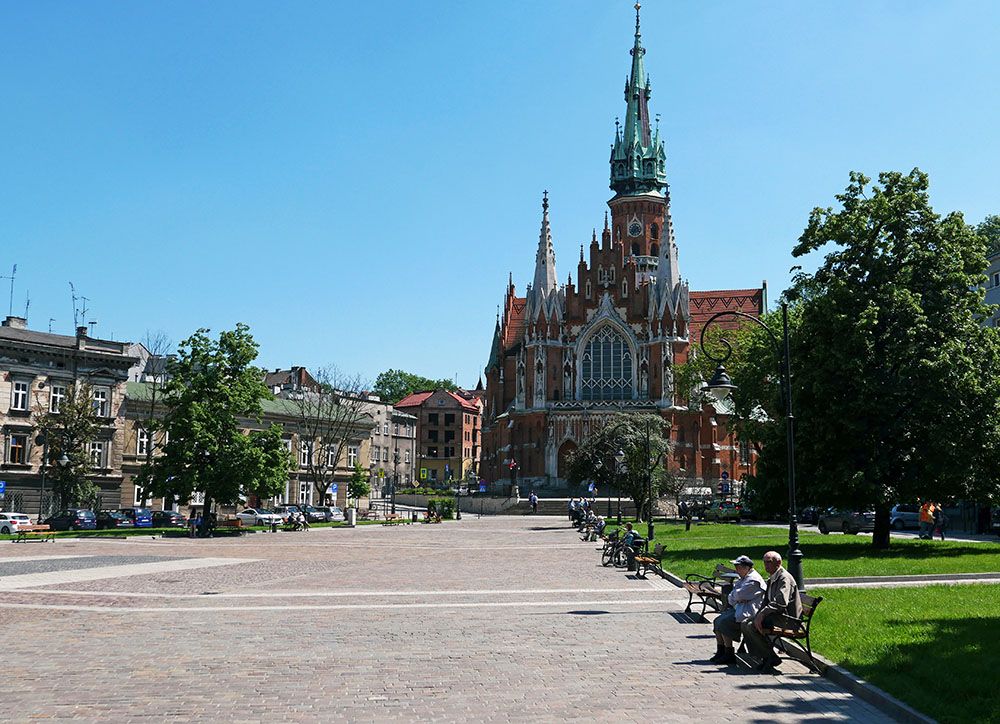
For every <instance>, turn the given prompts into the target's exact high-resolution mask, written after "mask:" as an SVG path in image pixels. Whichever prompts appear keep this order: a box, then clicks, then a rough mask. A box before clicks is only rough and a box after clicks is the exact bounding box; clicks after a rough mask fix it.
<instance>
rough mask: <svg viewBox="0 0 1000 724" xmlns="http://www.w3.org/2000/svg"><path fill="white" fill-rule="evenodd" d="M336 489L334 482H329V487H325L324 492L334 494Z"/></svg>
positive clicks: (337, 487)
mask: <svg viewBox="0 0 1000 724" xmlns="http://www.w3.org/2000/svg"><path fill="white" fill-rule="evenodd" d="M338 489H339V486H338V485H337V484H336V483H330V487H328V488H327V489H326V492H328V493H330V495H336V494H337V490H338Z"/></svg>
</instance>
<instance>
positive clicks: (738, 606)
mask: <svg viewBox="0 0 1000 724" xmlns="http://www.w3.org/2000/svg"><path fill="white" fill-rule="evenodd" d="M730 562H731V563H732V564H733V566H734V567H735V569H736V573H737V574H738V575H739V578H737V579H736V581H735V582H734V583H733V590H732V591H730V592H729V598H728V601H729V608H727V609H725V610H724V611H723V612H722V613H720V614H719V615H718V616H716V618H715V621H714V622H713V623H712V628H713V629H714V630H715V640H716V646H717V649H716V652H715V656H713V657H712V658H711V659H709V661H711V662H712V663H714V664H726V665H729V664H735V663H736V651H735V650H734V649H733V642H734V641H739V640H740V636H741V633H740V624H742V623H743V622H745V621H752V620H753V618H754V616H756V615H757V611H758V610H759V609H760V607H761V605H762V604H763V602H764V591H765V585H764V579H763V578H761V576H760V574H759V573H757V571H755V570H754V569H753V560H751V558H750V557H749V556H739V557H738V558H736V560H733V561H730Z"/></svg>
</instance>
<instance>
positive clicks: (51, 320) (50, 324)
mask: <svg viewBox="0 0 1000 724" xmlns="http://www.w3.org/2000/svg"><path fill="white" fill-rule="evenodd" d="M54 321H56V320H55V319H54V318H53V317H49V334H51V333H52V323H53V322H54Z"/></svg>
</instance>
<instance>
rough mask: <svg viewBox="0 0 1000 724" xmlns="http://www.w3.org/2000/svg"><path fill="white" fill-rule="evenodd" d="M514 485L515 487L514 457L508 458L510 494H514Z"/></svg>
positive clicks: (515, 464) (515, 467)
mask: <svg viewBox="0 0 1000 724" xmlns="http://www.w3.org/2000/svg"><path fill="white" fill-rule="evenodd" d="M516 487H517V460H515V459H514V458H511V459H510V492H511V495H513V494H514V489H515V488H516ZM519 497H520V496H519Z"/></svg>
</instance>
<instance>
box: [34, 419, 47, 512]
mask: <svg viewBox="0 0 1000 724" xmlns="http://www.w3.org/2000/svg"><path fill="white" fill-rule="evenodd" d="M35 444H36V445H41V446H42V481H41V489H40V490H39V491H38V522H39V523H41V522H42V501H43V500H44V499H45V470H46V468H47V467H48V464H49V440H48V438H47V437H45V435H39V436H38V437H36V438H35Z"/></svg>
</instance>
